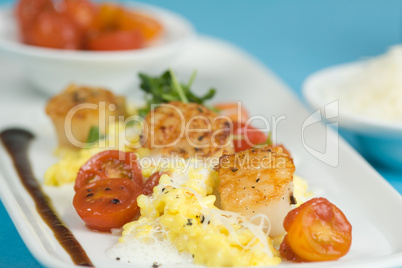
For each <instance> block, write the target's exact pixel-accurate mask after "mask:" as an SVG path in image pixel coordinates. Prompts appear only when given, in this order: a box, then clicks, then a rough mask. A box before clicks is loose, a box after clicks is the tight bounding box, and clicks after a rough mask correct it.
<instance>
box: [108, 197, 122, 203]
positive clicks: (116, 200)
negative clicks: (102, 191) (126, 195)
mask: <svg viewBox="0 0 402 268" xmlns="http://www.w3.org/2000/svg"><path fill="white" fill-rule="evenodd" d="M110 202H112V203H113V204H118V203H120V200H119V199H116V198H114V199H112V200H110Z"/></svg>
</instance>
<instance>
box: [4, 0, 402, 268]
mask: <svg viewBox="0 0 402 268" xmlns="http://www.w3.org/2000/svg"><path fill="white" fill-rule="evenodd" d="M10 3H12V2H10V1H4V0H0V4H10ZM147 3H149V4H155V5H158V6H161V7H164V8H167V9H170V10H172V11H174V12H177V13H179V14H181V15H183V16H184V17H186V18H188V19H189V20H190V21H191V22H192V23H193V24H194V25H195V27H196V29H197V31H198V32H199V33H201V34H207V35H211V36H216V37H219V38H222V39H225V40H227V41H229V42H232V43H234V44H236V45H237V46H239V47H241V48H243V49H244V50H246V51H247V52H248V53H250V54H252V55H253V56H255V57H256V58H258V59H259V60H260V61H261V62H263V63H264V64H266V65H267V66H268V67H269V68H270V69H272V70H273V71H274V72H275V73H276V74H277V75H278V76H279V77H281V78H282V79H283V80H284V81H285V82H286V83H287V84H288V85H289V86H290V87H291V88H292V89H293V90H294V91H295V92H296V94H298V96H299V97H300V98H302V97H301V93H300V91H301V85H302V83H303V80H304V79H305V78H306V77H307V76H308V75H309V74H311V73H313V72H314V71H317V70H319V69H321V68H324V67H328V66H331V65H334V64H339V63H344V62H348V61H354V60H356V59H359V58H361V57H364V56H374V55H377V54H380V53H383V52H385V50H386V49H387V48H388V47H389V46H391V45H394V44H397V43H400V42H401V41H402V38H401V37H402V27H401V26H402V1H391V0H377V1H374V0H353V1H351V0H337V1H335V0H333V1H329V0H303V1H301V0H294V1H290V0H275V1H268V0H247V1H246V0H243V1H240V0H220V1H216V0H202V1H201V0H199V1H189V0H170V1H167V0H151V1H147ZM341 134H342V135H343V136H344V137H345V138H346V139H347V140H348V141H349V142H350V143H351V144H352V145H356V144H355V140H354V136H353V135H352V134H350V133H347V132H345V131H343V132H342V133H341ZM374 167H375V168H376V169H377V170H378V171H379V172H380V173H381V174H382V175H383V176H384V177H385V178H386V179H387V180H388V181H389V182H390V183H391V184H392V185H393V186H394V187H395V188H396V189H397V190H398V191H399V192H402V173H401V172H397V171H392V170H388V169H386V168H383V167H381V166H377V165H375V164H374ZM0 222H1V227H2V228H1V229H0V252H1V253H0V267H40V265H39V264H38V263H37V261H36V260H35V259H34V258H33V257H32V255H31V254H30V253H29V251H28V250H27V248H26V247H25V245H24V243H23V242H22V240H21V239H20V237H19V235H18V233H17V231H16V230H15V228H14V226H13V224H12V222H11V220H10V218H9V217H8V215H7V212H6V211H5V209H4V207H3V206H2V205H1V206H0Z"/></svg>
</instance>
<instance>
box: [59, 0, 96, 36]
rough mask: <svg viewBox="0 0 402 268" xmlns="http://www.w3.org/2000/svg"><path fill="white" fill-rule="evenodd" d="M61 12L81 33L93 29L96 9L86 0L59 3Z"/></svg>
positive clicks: (67, 0)
mask: <svg viewBox="0 0 402 268" xmlns="http://www.w3.org/2000/svg"><path fill="white" fill-rule="evenodd" d="M60 6H61V8H60V9H61V11H62V13H63V14H65V15H66V16H67V17H68V18H69V19H70V20H71V21H72V22H74V23H75V25H76V26H77V27H78V28H80V29H81V30H82V31H86V30H88V29H90V28H91V27H93V25H94V23H95V15H96V9H95V6H94V5H93V4H92V3H91V1H88V0H63V1H61V3H60Z"/></svg>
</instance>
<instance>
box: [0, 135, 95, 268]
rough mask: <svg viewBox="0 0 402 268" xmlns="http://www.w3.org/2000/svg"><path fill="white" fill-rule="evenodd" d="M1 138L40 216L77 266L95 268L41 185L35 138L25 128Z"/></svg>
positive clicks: (0, 136)
mask: <svg viewBox="0 0 402 268" xmlns="http://www.w3.org/2000/svg"><path fill="white" fill-rule="evenodd" d="M0 138H1V141H2V142H3V145H4V147H5V148H6V149H7V151H8V153H9V154H10V156H11V158H12V160H13V163H14V167H15V169H16V171H17V173H18V176H19V178H20V180H21V183H22V184H23V185H24V187H25V189H26V190H27V191H28V193H29V194H30V195H31V197H32V199H33V200H34V202H35V205H36V209H37V211H38V213H39V215H40V216H41V217H42V219H43V220H44V221H45V223H46V224H47V225H48V226H49V228H50V229H51V230H52V231H53V233H54V236H55V237H56V239H57V240H58V241H59V243H60V245H61V246H62V247H63V248H64V249H65V250H66V251H67V253H68V254H69V255H70V257H71V259H72V261H73V262H74V264H76V265H80V266H88V267H93V264H92V262H91V260H90V259H89V258H88V256H87V254H86V252H85V251H84V249H83V248H82V246H81V245H80V243H79V242H78V241H77V239H76V238H75V237H74V235H73V234H72V233H71V231H70V230H69V229H68V228H67V227H66V225H65V224H64V223H63V221H62V220H61V219H60V218H59V216H58V215H57V213H56V212H55V210H54V209H53V205H52V203H51V200H50V198H49V197H48V196H47V195H46V194H45V193H44V192H43V191H42V188H41V186H40V184H39V183H38V181H37V180H36V179H35V176H34V174H33V172H32V167H31V163H30V161H29V158H28V147H29V144H30V142H31V140H32V139H33V138H34V135H33V134H32V133H30V132H28V131H26V130H23V129H8V130H5V131H3V132H1V133H0Z"/></svg>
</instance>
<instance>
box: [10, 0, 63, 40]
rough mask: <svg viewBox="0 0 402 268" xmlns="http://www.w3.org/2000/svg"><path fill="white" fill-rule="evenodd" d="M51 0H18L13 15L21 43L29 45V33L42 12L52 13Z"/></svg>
mask: <svg viewBox="0 0 402 268" xmlns="http://www.w3.org/2000/svg"><path fill="white" fill-rule="evenodd" d="M54 10H55V9H54V6H53V2H52V1H51V0H20V1H18V3H17V5H16V7H15V15H16V16H17V22H18V26H19V29H20V33H21V37H22V41H23V42H25V43H30V42H31V41H30V38H29V32H30V29H31V28H32V25H33V24H34V23H35V21H36V19H37V17H38V16H39V14H40V13H42V12H43V11H54Z"/></svg>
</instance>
